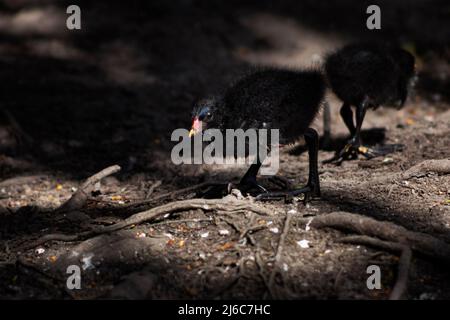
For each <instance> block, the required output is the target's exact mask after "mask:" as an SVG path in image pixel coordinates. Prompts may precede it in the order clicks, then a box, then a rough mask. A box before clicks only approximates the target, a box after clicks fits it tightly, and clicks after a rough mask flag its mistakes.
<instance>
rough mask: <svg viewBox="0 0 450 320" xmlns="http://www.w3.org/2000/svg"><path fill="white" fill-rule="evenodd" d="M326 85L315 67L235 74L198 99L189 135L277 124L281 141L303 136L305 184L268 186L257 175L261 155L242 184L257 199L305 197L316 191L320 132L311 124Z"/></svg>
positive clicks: (315, 194) (311, 195)
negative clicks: (282, 188) (219, 90)
mask: <svg viewBox="0 0 450 320" xmlns="http://www.w3.org/2000/svg"><path fill="white" fill-rule="evenodd" d="M325 89H326V84H325V80H324V78H323V75H322V74H321V73H320V72H318V71H312V70H308V71H302V70H278V69H265V70H260V71H257V72H255V73H252V74H250V75H247V76H245V77H243V78H241V79H240V80H238V81H237V82H236V83H235V84H234V85H232V86H231V87H230V88H228V89H227V90H226V91H225V93H224V94H223V95H221V96H220V97H215V98H212V99H205V100H202V101H200V102H199V103H198V104H197V105H196V106H195V107H194V111H193V118H192V129H191V132H190V136H191V135H193V134H196V133H197V132H199V130H198V128H199V126H200V124H201V128H202V129H207V128H216V129H220V130H225V129H234V130H236V129H239V128H240V129H243V130H247V129H249V128H254V129H263V128H264V129H279V136H280V144H285V143H290V142H293V141H294V140H296V139H298V138H299V137H300V136H302V135H303V136H304V138H305V141H306V144H307V146H308V153H309V180H308V183H307V185H306V186H305V187H304V188H301V189H296V190H290V191H288V192H267V190H265V189H264V188H263V187H262V186H260V185H259V184H258V183H257V181H256V175H257V174H258V171H259V169H260V167H261V164H262V162H263V161H264V159H258V161H257V162H256V163H255V164H252V165H251V166H250V168H249V169H248V171H247V172H246V173H245V175H244V176H243V177H242V179H241V181H240V183H239V185H238V187H239V189H241V190H250V189H254V188H257V189H259V190H262V191H263V192H262V193H260V194H259V195H258V196H257V199H259V200H261V199H273V198H282V197H289V196H290V197H292V196H297V195H300V194H304V196H305V198H304V199H305V201H306V199H309V198H311V197H319V196H320V185H319V175H318V169H317V153H318V135H317V132H316V131H315V130H314V129H312V128H309V126H310V124H311V122H312V121H313V120H314V118H315V116H316V114H317V112H318V111H319V108H320V105H321V102H322V100H323V98H324V94H325Z"/></svg>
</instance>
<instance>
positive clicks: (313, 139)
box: [256, 128, 320, 202]
mask: <svg viewBox="0 0 450 320" xmlns="http://www.w3.org/2000/svg"><path fill="white" fill-rule="evenodd" d="M305 141H306V144H307V146H308V156H309V178H308V183H307V184H306V186H304V187H302V188H299V189H294V190H291V191H287V192H283V191H281V192H267V193H262V194H260V195H258V196H257V197H256V199H257V200H271V199H280V198H285V199H288V198H292V197H296V196H299V195H302V194H303V201H304V202H307V201H309V200H310V199H311V198H313V197H320V183H319V171H318V168H317V163H318V151H319V135H318V134H317V131H316V130H314V129H312V128H309V129H308V130H307V131H306V132H305Z"/></svg>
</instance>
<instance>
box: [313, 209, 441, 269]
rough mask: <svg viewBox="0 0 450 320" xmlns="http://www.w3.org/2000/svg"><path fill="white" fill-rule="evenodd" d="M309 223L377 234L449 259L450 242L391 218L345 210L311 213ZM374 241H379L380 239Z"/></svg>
mask: <svg viewBox="0 0 450 320" xmlns="http://www.w3.org/2000/svg"><path fill="white" fill-rule="evenodd" d="M307 221H309V219H308V220H305V222H307ZM310 226H311V227H313V228H335V229H340V230H347V231H352V232H356V233H359V234H362V235H366V236H369V237H377V238H380V239H383V240H387V241H390V242H394V243H398V244H404V245H406V246H409V247H410V248H411V249H412V250H414V251H417V252H419V253H421V254H423V255H426V256H428V257H431V258H434V259H439V260H441V261H443V262H445V263H450V244H448V243H446V242H444V241H442V240H439V239H437V238H435V237H433V236H431V235H428V234H425V233H420V232H414V231H410V230H407V229H406V228H404V227H402V226H399V225H396V224H394V223H392V222H383V221H378V220H375V219H373V218H369V217H365V216H361V215H358V214H353V213H348V212H332V213H330V214H324V215H320V216H317V217H314V218H313V220H312V221H311V223H310ZM377 244H380V242H378V243H377ZM386 246H387V245H386V244H385V247H386ZM392 248H394V247H392Z"/></svg>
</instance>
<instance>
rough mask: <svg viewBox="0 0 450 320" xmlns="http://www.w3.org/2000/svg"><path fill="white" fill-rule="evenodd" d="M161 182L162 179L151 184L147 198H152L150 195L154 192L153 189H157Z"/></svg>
mask: <svg viewBox="0 0 450 320" xmlns="http://www.w3.org/2000/svg"><path fill="white" fill-rule="evenodd" d="M161 184H162V181H161V180H158V181H156V182H155V183H153V184H152V185H151V186H150V189H148V192H147V194H146V196H145V199H146V200H147V199H148V198H150V196H151V195H152V194H153V191H155V189H156V188H158V187H159V186H160V185H161Z"/></svg>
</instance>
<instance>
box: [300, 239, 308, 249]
mask: <svg viewBox="0 0 450 320" xmlns="http://www.w3.org/2000/svg"><path fill="white" fill-rule="evenodd" d="M297 244H298V245H299V246H300V248H303V249H306V248H309V241H308V240H305V239H303V240H300V241H297Z"/></svg>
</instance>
